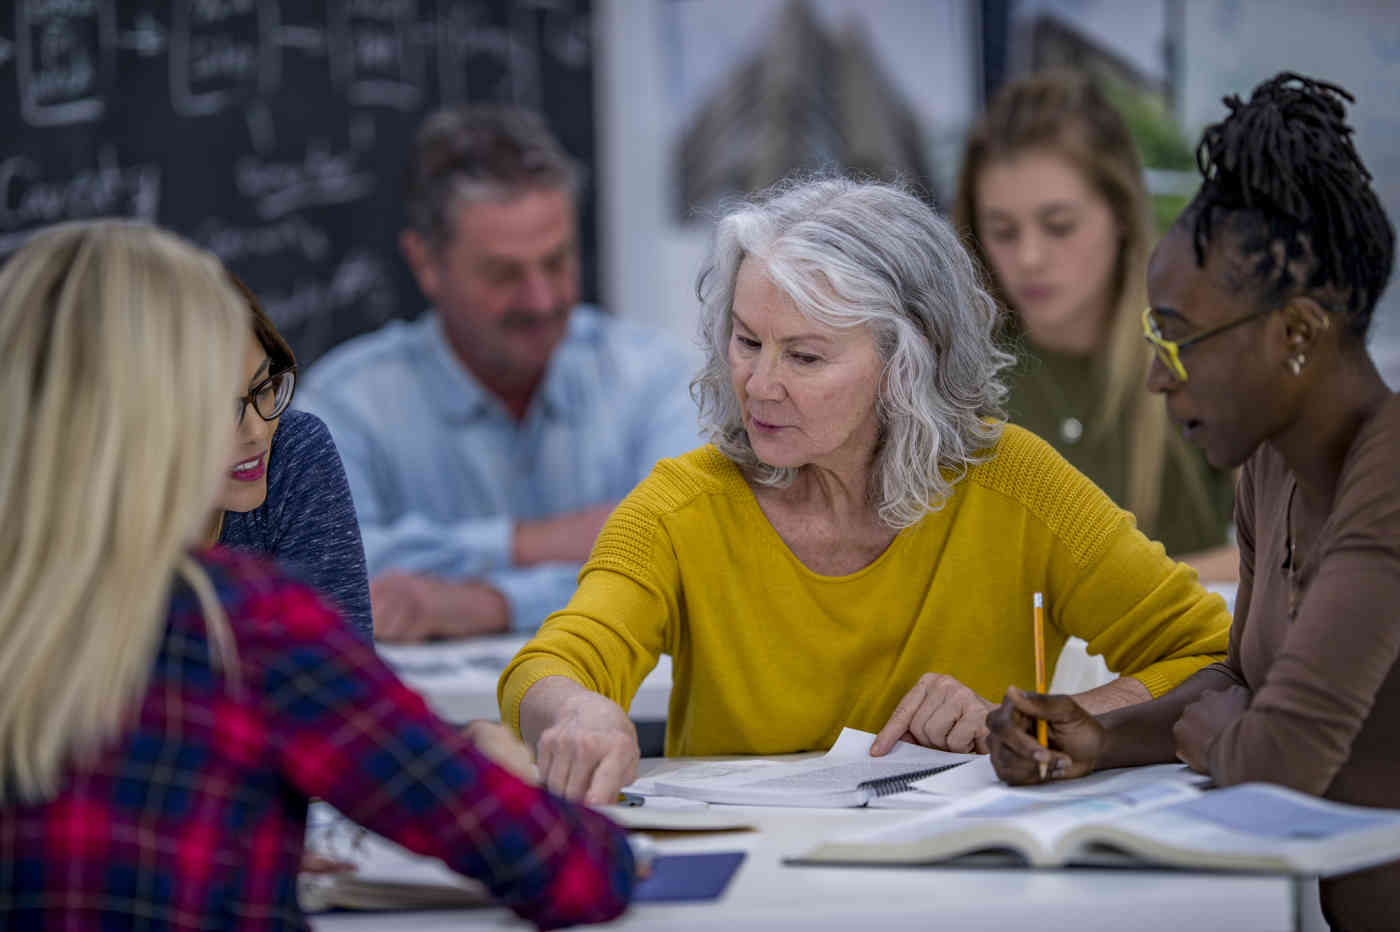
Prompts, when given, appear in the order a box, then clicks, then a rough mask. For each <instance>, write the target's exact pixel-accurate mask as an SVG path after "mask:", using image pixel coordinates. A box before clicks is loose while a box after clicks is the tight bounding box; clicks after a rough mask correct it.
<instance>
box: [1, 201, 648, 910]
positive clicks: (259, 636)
mask: <svg viewBox="0 0 1400 932" xmlns="http://www.w3.org/2000/svg"><path fill="white" fill-rule="evenodd" d="M246 297H247V296H246V295H244V296H242V297H240V296H239V294H238V293H236V292H235V291H234V289H233V288H232V287H230V285H229V282H228V279H227V277H226V275H225V273H224V271H223V269H222V268H221V267H220V266H219V264H218V262H217V261H216V260H215V259H214V258H213V257H212V256H210V255H208V254H207V253H204V252H201V251H199V250H196V249H194V248H193V247H191V246H190V245H188V244H187V243H184V242H183V241H181V240H178V239H176V238H175V237H174V236H171V235H170V234H168V233H164V232H162V231H159V230H157V229H155V228H153V227H149V226H146V225H144V224H137V223H126V222H120V221H94V222H88V223H73V224H65V225H62V226H58V227H54V228H50V229H48V230H43V231H40V232H37V233H35V234H34V235H32V236H31V237H30V238H29V239H28V240H27V242H26V243H25V245H24V246H22V247H21V248H20V250H19V251H18V252H17V253H15V255H14V256H13V257H11V258H10V259H9V261H8V262H7V263H6V264H5V265H4V267H3V269H0V435H2V436H4V437H5V443H3V444H0V556H3V560H4V566H5V571H4V572H3V573H0V928H4V929H24V930H44V929H134V928H143V929H265V930H274V929H288V930H290V929H306V928H307V923H306V918H305V917H304V916H303V915H302V913H301V910H300V908H299V906H298V904H297V895H296V893H297V867H298V863H299V860H300V858H301V853H302V842H303V836H304V835H305V829H306V815H307V805H308V800H309V799H310V798H311V797H313V796H314V797H320V798H322V799H325V800H326V801H328V802H330V803H331V804H332V805H334V806H335V807H336V808H338V809H339V810H340V811H342V812H343V813H345V814H346V815H347V816H348V817H349V818H351V819H352V820H354V821H356V822H359V823H361V824H363V825H365V826H366V827H368V828H371V829H373V830H374V831H376V832H379V833H380V834H382V835H385V836H387V837H389V838H392V839H394V840H395V841H397V842H398V843H400V844H402V845H404V846H406V847H408V848H410V849H412V850H414V851H417V852H419V853H420V854H425V855H428V856H431V857H437V858H441V859H443V860H444V861H445V862H446V863H447V864H448V865H449V866H450V867H451V868H453V869H454V870H456V871H459V872H461V873H463V874H468V875H471V876H474V877H477V878H479V879H480V880H481V881H482V882H484V883H485V884H486V885H487V886H488V887H489V888H490V890H491V892H492V893H493V894H494V895H495V896H496V897H497V899H498V900H499V901H500V902H501V903H502V904H504V905H507V906H509V907H510V908H511V909H513V910H514V911H515V912H517V913H518V914H520V915H521V916H523V917H525V918H527V919H529V920H531V921H533V922H535V923H537V924H538V925H539V926H541V927H545V928H553V927H557V926H561V925H568V924H571V923H578V922H597V921H603V920H607V919H611V918H613V917H614V916H616V915H617V914H618V913H619V912H621V911H622V909H623V908H624V907H625V906H626V903H627V900H628V898H629V896H630V894H631V890H632V879H633V872H634V869H635V868H634V865H635V862H634V860H633V858H632V855H631V853H630V849H629V846H628V841H627V837H626V835H625V834H624V833H623V832H622V831H621V830H620V829H619V828H618V827H617V826H615V825H613V824H612V823H610V822H609V821H608V820H607V819H605V818H604V817H603V816H601V815H599V814H598V813H595V812H591V811H588V810H585V809H582V808H579V807H576V806H572V805H570V804H568V803H565V802H564V801H562V800H560V799H557V798H555V797H553V796H550V795H549V794H548V793H546V792H544V791H543V790H540V789H538V788H536V787H534V786H529V785H526V784H525V783H523V782H521V780H519V779H517V778H516V777H514V776H512V775H511V774H510V773H509V772H507V770H506V769H504V768H503V767H502V766H500V765H499V764H498V763H496V758H495V756H494V752H493V749H492V748H490V747H489V746H487V747H484V746H483V745H481V744H480V743H478V742H477V741H476V740H475V738H474V736H473V735H472V734H471V733H470V732H468V731H463V730H461V729H457V728H454V727H452V726H450V725H448V724H446V723H444V722H442V721H440V720H438V719H437V718H435V717H434V716H433V715H432V714H431V713H430V712H429V711H428V710H427V708H426V707H425V706H424V705H423V701H422V699H421V698H420V697H419V696H417V695H416V694H415V693H414V692H413V691H412V690H410V689H408V688H407V687H406V686H404V684H403V683H401V682H400V681H399V680H398V679H397V678H396V677H395V676H394V674H393V673H392V671H390V670H389V668H388V667H387V666H385V665H384V663H383V661H381V660H380V659H379V658H378V656H377V655H376V654H375V652H374V649H373V648H372V647H371V646H370V645H369V644H368V643H366V642H365V641H364V639H363V638H361V637H359V636H358V635H357V634H355V633H354V632H352V631H351V630H350V629H349V628H348V627H347V626H346V624H345V623H344V621H343V620H342V618H341V617H340V615H339V614H338V613H337V612H336V611H334V609H333V608H330V607H328V606H327V605H326V603H325V602H324V601H322V599H321V598H320V597H319V596H318V595H317V594H316V593H315V592H313V591H312V590H311V589H310V588H308V587H307V586H305V585H303V584H302V583H300V582H297V581H293V580H292V579H291V578H289V576H288V575H287V574H285V573H283V572H282V571H281V570H280V569H278V568H276V567H275V566H274V565H273V564H272V563H271V562H270V561H266V560H262V559H259V558H257V557H253V556H249V555H246V554H240V553H235V552H232V551H230V550H228V549H226V548H217V547H216V548H200V547H198V546H197V544H198V543H199V538H200V537H201V536H202V535H201V532H202V531H203V529H204V528H205V525H206V522H207V521H208V517H209V507H210V502H211V500H212V499H213V498H214V497H215V495H216V494H222V493H221V491H220V490H221V489H222V486H223V484H224V483H225V482H226V481H227V471H228V463H229V462H230V459H229V450H230V447H231V444H232V442H233V433H234V432H233V430H232V428H233V424H232V422H230V420H229V416H230V414H232V413H233V412H231V411H230V407H231V406H230V404H229V401H230V398H231V397H232V396H233V395H234V394H235V392H237V391H239V390H240V389H242V387H243V386H244V385H246V383H247V380H248V375H249V372H248V371H244V365H243V362H244V360H245V359H247V358H248V357H247V356H245V353H244V349H245V345H246V342H247V339H248V321H249V318H248V311H247V306H246V303H245V302H246ZM259 347H260V350H261V345H259ZM152 359H163V360H165V364H164V365H159V366H155V365H150V360H152ZM259 365H261V360H260V361H259ZM274 394H275V393H274ZM259 397H260V396H259V393H256V392H255V393H254V395H253V402H251V403H250V406H251V404H257V403H258V402H257V400H258V398H259ZM270 401H271V402H272V403H273V405H274V406H275V398H273V399H270ZM248 413H249V415H250V416H251V415H252V414H253V413H254V412H253V411H250V412H248ZM263 413H264V414H268V413H274V411H273V407H271V406H270V407H269V408H267V409H266V410H265V411H264V412H263ZM191 424H194V425H199V427H200V429H196V430H192V429H190V425H191ZM238 442H239V443H240V444H241V443H242V442H243V441H242V440H241V439H240V440H239V441H238ZM234 455H235V456H236V455H239V454H234Z"/></svg>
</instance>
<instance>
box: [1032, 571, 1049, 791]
mask: <svg viewBox="0 0 1400 932" xmlns="http://www.w3.org/2000/svg"><path fill="white" fill-rule="evenodd" d="M1031 604H1032V606H1033V607H1034V611H1035V691H1036V692H1038V693H1041V694H1044V692H1045V597H1044V596H1043V595H1041V594H1040V593H1039V592H1037V593H1036V594H1035V595H1034V596H1033V597H1032V600H1031ZM1035 739H1036V740H1037V741H1039V742H1040V746H1041V747H1043V748H1048V747H1049V746H1050V741H1049V736H1048V735H1047V734H1046V729H1045V719H1043V718H1038V719H1036V720H1035ZM1046 767H1047V765H1046V762H1045V761H1041V762H1040V779H1041V780H1044V779H1045V771H1046Z"/></svg>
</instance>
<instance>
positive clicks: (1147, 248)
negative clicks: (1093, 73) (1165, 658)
mask: <svg viewBox="0 0 1400 932" xmlns="http://www.w3.org/2000/svg"><path fill="white" fill-rule="evenodd" d="M1034 150H1039V151H1051V152H1054V153H1055V154H1057V155H1060V156H1062V157H1064V158H1066V159H1067V160H1068V161H1069V162H1070V163H1071V164H1072V165H1074V166H1075V167H1076V168H1078V169H1079V170H1080V171H1081V172H1082V173H1083V175H1084V177H1085V178H1086V179H1087V180H1088V182H1089V184H1090V185H1091V186H1092V187H1093V188H1094V190H1095V191H1097V192H1098V194H1099V196H1100V197H1102V198H1103V199H1104V201H1105V202H1106V203H1107V204H1108V206H1109V208H1110V209H1111V210H1112V211H1113V216H1114V219H1115V220H1116V221H1117V225H1118V229H1119V231H1120V235H1121V239H1120V248H1119V251H1118V261H1117V263H1116V266H1115V268H1114V272H1113V275H1114V280H1113V291H1112V293H1113V296H1114V300H1113V309H1112V312H1111V317H1110V320H1109V332H1108V336H1107V339H1106V340H1105V352H1106V355H1107V360H1106V368H1107V382H1106V384H1105V386H1104V391H1103V394H1102V396H1101V397H1100V399H1099V406H1098V409H1097V410H1096V411H1095V412H1093V414H1092V416H1091V417H1090V418H1089V423H1088V425H1087V426H1088V430H1089V433H1090V435H1091V436H1102V435H1103V433H1104V432H1107V431H1111V430H1114V429H1116V425H1117V424H1119V423H1120V419H1124V420H1126V422H1127V424H1128V425H1129V430H1130V431H1131V443H1130V444H1129V447H1128V464H1127V465H1128V469H1127V472H1128V487H1127V489H1126V492H1125V495H1126V501H1124V502H1122V503H1120V504H1122V505H1124V506H1125V507H1126V508H1128V510H1130V511H1132V512H1133V513H1134V514H1135V515H1136V516H1137V518H1138V521H1139V522H1140V523H1141V524H1142V525H1143V527H1144V528H1146V529H1149V531H1150V529H1152V528H1153V527H1154V526H1155V524H1156V521H1157V517H1158V515H1159V514H1160V511H1161V505H1162V475H1163V472H1164V469H1165V466H1166V463H1167V461H1168V459H1181V460H1182V461H1183V462H1184V461H1186V459H1187V458H1188V456H1189V451H1188V449H1187V448H1186V446H1185V444H1184V443H1183V442H1182V441H1181V440H1180V438H1178V437H1177V436H1176V435H1175V434H1173V433H1172V432H1171V431H1170V430H1169V425H1168V422H1167V412H1166V407H1165V406H1164V405H1163V404H1162V402H1161V399H1159V398H1156V397H1154V396H1153V395H1152V394H1151V393H1149V392H1148V391H1147V390H1146V387H1145V385H1146V380H1147V368H1148V365H1149V364H1150V363H1151V349H1150V348H1149V347H1148V346H1147V344H1146V342H1145V341H1144V340H1143V338H1142V325H1141V318H1142V309H1143V308H1144V307H1146V306H1147V259H1148V255H1149V253H1150V252H1151V249H1152V243H1153V239H1154V230H1153V222H1152V211H1151V205H1150V203H1149V201H1148V197H1147V188H1146V185H1145V183H1144V181H1143V172H1142V162H1141V160H1140V159H1139V157H1138V152H1137V147H1136V146H1135V145H1134V144H1133V139H1132V136H1131V135H1130V134H1129V132H1128V128H1127V125H1126V124H1125V123H1124V122H1123V119H1122V117H1121V116H1119V114H1118V112H1117V111H1116V110H1115V109H1114V108H1113V106H1112V105H1111V104H1110V103H1109V102H1108V99H1107V98H1106V97H1105V96H1104V95H1103V94H1102V93H1101V92H1100V91H1099V90H1098V89H1097V88H1096V87H1095V86H1094V84H1093V83H1092V82H1091V81H1090V80H1089V79H1088V78H1087V77H1086V76H1084V75H1082V74H1079V73H1076V72H1073V71H1065V70H1058V71H1047V72H1044V73H1041V74H1037V75H1034V76H1032V77H1029V78H1025V79H1022V80H1020V81H1015V82H1012V83H1011V84H1008V85H1007V86H1006V87H1004V88H1002V89H1001V91H1000V92H999V93H998V94H997V95H996V97H995V98H994V99H993V100H992V102H991V104H990V105H989V106H988V108H987V112H986V113H985V114H984V115H983V116H982V118H981V120H979V121H978V123H977V125H976V126H975V127H974V128H973V131H972V133H971V134H970V135H969V136H968V140H967V144H966V147H965V149H964V153H963V162H962V169H961V171H960V173H959V176H958V187H957V193H956V195H955V198H954V202H953V223H954V225H955V226H957V228H958V231H959V232H960V233H961V234H962V235H963V238H964V240H965V241H966V243H967V246H968V248H969V249H970V250H971V251H972V252H973V254H974V255H975V256H976V257H977V258H978V260H979V261H980V262H981V264H982V268H983V269H985V270H987V272H988V278H989V280H990V284H991V287H992V289H993V291H994V293H995V294H996V297H997V299H998V300H999V301H1000V302H1001V303H1002V305H1003V306H1006V307H1010V305H1009V304H1008V302H1007V301H1006V295H1005V292H1004V291H1003V290H1002V288H1001V285H1000V283H998V282H996V281H995V275H994V274H992V269H993V267H992V265H991V263H990V262H988V260H987V255H986V253H985V252H984V250H983V248H982V237H981V231H980V230H979V229H978V225H977V183H978V180H979V178H980V177H981V174H982V170H983V169H984V168H985V167H986V165H987V164H988V163H989V162H992V161H995V160H998V159H1004V158H1009V157H1012V156H1015V155H1018V154H1021V153H1023V152H1027V151H1034ZM1183 473H1184V475H1186V476H1187V477H1188V481H1190V482H1192V483H1193V485H1192V488H1191V494H1192V496H1193V497H1195V498H1198V499H1199V501H1201V502H1204V501H1206V500H1207V499H1208V497H1209V491H1208V490H1207V489H1206V487H1205V485H1204V483H1203V482H1201V481H1200V480H1199V478H1198V477H1197V475H1196V470H1194V469H1186V470H1183Z"/></svg>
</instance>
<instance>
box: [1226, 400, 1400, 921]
mask: <svg viewBox="0 0 1400 932" xmlns="http://www.w3.org/2000/svg"><path fill="white" fill-rule="evenodd" d="M1397 479H1400V396H1395V395H1392V396H1391V398H1390V399H1389V400H1388V401H1387V402H1386V403H1385V404H1384V405H1383V406H1382V408H1381V409H1380V411H1379V412H1377V413H1376V414H1375V415H1374V416H1373V417H1372V418H1371V419H1370V420H1369V421H1367V422H1366V423H1365V424H1363V425H1362V427H1361V429H1360V430H1359V431H1358V432H1357V434H1356V439H1355V440H1354V441H1353V442H1352V446H1351V449H1350V450H1349V451H1348V453H1347V457H1346V461H1345V464H1344V465H1343V468H1342V473H1341V476H1340V478H1339V480H1338V483H1337V489H1336V492H1335V494H1334V496H1333V499H1332V502H1331V504H1330V507H1326V506H1323V507H1316V508H1314V509H1313V510H1311V511H1310V510H1309V508H1308V506H1307V504H1306V503H1305V500H1304V497H1303V494H1302V492H1301V490H1300V491H1298V492H1297V493H1296V494H1294V491H1293V490H1294V488H1295V486H1296V480H1295V478H1294V476H1293V473H1292V472H1290V471H1289V469H1288V467H1287V465H1286V464H1285V463H1284V461H1283V458H1282V457H1281V456H1279V454H1278V453H1277V452H1276V451H1274V450H1273V449H1272V448H1270V447H1269V446H1268V445H1265V446H1263V447H1261V448H1260V449H1259V450H1258V451H1257V452H1256V453H1255V454H1254V456H1253V457H1251V458H1250V460H1249V462H1248V463H1246V464H1245V467H1244V472H1243V474H1242V476H1241V478H1240V483H1239V488H1238V489H1237V491H1236V509H1235V521H1236V526H1237V528H1238V532H1239V543H1240V588H1239V595H1238V597H1237V600H1236V603H1235V622H1234V625H1233V627H1232V629H1231V632H1230V653H1229V656H1228V658H1227V660H1226V661H1225V662H1224V663H1223V664H1218V665H1216V666H1214V667H1210V668H1207V669H1208V670H1211V671H1218V672H1220V673H1225V674H1227V675H1229V676H1230V677H1231V678H1232V679H1233V680H1235V681H1236V682H1239V683H1242V684H1244V685H1246V686H1248V687H1249V689H1250V690H1252V691H1253V693H1254V695H1253V699H1252V700H1251V702H1250V706H1249V710H1248V711H1247V712H1246V713H1245V714H1244V716H1242V717H1241V718H1240V719H1239V720H1238V721H1236V722H1235V723H1234V724H1232V725H1231V726H1230V727H1229V728H1227V729H1225V730H1224V731H1223V732H1221V734H1220V736H1219V737H1218V739H1217V740H1216V741H1215V742H1214V743H1213V744H1212V746H1211V748H1210V753H1209V760H1210V771H1211V775H1212V776H1213V777H1214V779H1215V782H1216V783H1217V784H1219V785H1222V786H1225V785H1229V784H1233V783H1242V782H1245V781H1247V780H1265V781H1268V782H1271V783H1279V784H1283V785H1285V786H1290V787H1293V788H1294V789H1298V790H1302V791H1304V792H1307V793H1313V794H1317V795H1322V796H1325V797H1327V798H1328V799H1334V800H1338V801H1340V802H1348V803H1356V804H1360V805H1364V806H1384V807H1389V808H1400V664H1397V663H1396V658H1397V656H1400V482H1398V481H1397ZM1290 499H1292V507H1291V511H1292V515H1291V518H1290V515H1289V511H1290V506H1289V502H1290ZM1290 539H1292V540H1293V541H1294V544H1295V546H1294V548H1293V549H1294V553H1293V561H1292V570H1291V573H1292V580H1291V581H1290V569H1289V568H1288V566H1289V561H1288V554H1289V541H1290ZM1290 590H1292V591H1290ZM1290 598H1292V599H1293V600H1294V603H1295V606H1296V613H1295V614H1294V616H1293V617H1292V618H1290ZM1203 672H1205V671H1203ZM1322 904H1323V909H1324V912H1326V913H1327V916H1328V919H1329V921H1330V922H1332V924H1333V926H1334V928H1343V929H1348V930H1356V929H1372V928H1375V929H1382V928H1383V929H1400V862H1394V863H1391V864H1388V865H1385V866H1383V867H1379V868H1374V869H1372V870H1368V871H1361V872H1359V873H1356V874H1351V875H1348V876H1346V877H1342V878H1337V879H1334V880H1331V881H1324V882H1323V884H1322Z"/></svg>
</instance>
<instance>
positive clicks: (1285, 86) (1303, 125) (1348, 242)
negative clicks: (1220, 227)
mask: <svg viewBox="0 0 1400 932" xmlns="http://www.w3.org/2000/svg"><path fill="white" fill-rule="evenodd" d="M1354 101H1355V98H1353V97H1352V95H1351V94H1350V93H1348V92H1347V91H1346V90H1345V89H1343V88H1341V87H1338V86H1337V85H1335V84H1329V83H1327V82H1325V81H1317V80H1314V79H1312V78H1307V77H1303V76H1302V75H1298V74H1294V73H1293V72H1288V71H1286V72H1283V73H1281V74H1279V75H1277V76H1275V77H1273V78H1271V79H1270V80H1268V81H1265V82H1264V83H1263V84H1260V85H1259V86H1258V87H1256V88H1255V89H1254V93H1253V94H1251V95H1250V98H1249V102H1248V103H1243V102H1242V101H1241V100H1240V98H1239V96H1238V95H1234V94H1232V95H1230V96H1229V97H1226V98H1224V103H1225V106H1226V107H1228V108H1229V109H1230V114H1229V116H1227V117H1226V118H1225V119H1224V120H1222V121H1221V122H1219V123H1215V124H1212V125H1211V126H1208V127H1206V129H1205V132H1204V134H1203V135H1202V137H1201V143H1200V146H1198V147H1197V149H1196V163H1197V165H1198V166H1199V167H1200V170H1201V175H1202V176H1203V177H1204V182H1203V183H1202V185H1201V189H1200V191H1199V192H1197V194H1196V196H1195V198H1194V199H1193V200H1192V202H1191V204H1190V205H1189V206H1188V207H1187V209H1186V211H1185V212H1184V213H1183V215H1182V221H1181V222H1182V223H1184V224H1185V223H1191V224H1192V240H1193V242H1194V244H1195V249H1196V262H1197V264H1198V265H1202V266H1204V265H1205V253H1206V247H1207V246H1208V245H1209V243H1210V239H1211V234H1212V229H1213V226H1214V224H1215V223H1216V221H1217V220H1218V219H1220V217H1219V215H1222V214H1223V215H1225V217H1226V223H1227V225H1228V226H1229V227H1230V228H1231V229H1232V230H1233V231H1235V232H1238V233H1239V234H1240V239H1239V243H1240V248H1241V250H1242V252H1243V254H1244V256H1245V257H1246V258H1248V259H1250V260H1251V262H1252V264H1253V267H1254V269H1255V275H1256V277H1257V279H1258V280H1259V282H1260V283H1261V284H1262V285H1264V290H1265V296H1266V297H1267V298H1270V299H1282V298H1283V297H1284V296H1285V295H1288V294H1291V293H1293V292H1295V291H1297V290H1308V291H1315V290H1324V289H1332V290H1334V291H1335V292H1337V293H1338V294H1339V299H1338V301H1337V302H1322V303H1323V304H1324V305H1325V306H1329V308H1330V310H1332V311H1333V312H1338V311H1339V310H1340V311H1341V312H1342V313H1344V314H1345V316H1346V319H1347V325H1348V329H1350V331H1351V332H1352V333H1354V334H1356V335H1358V336H1364V335H1365V333H1366V330H1367V328H1368V327H1369V326H1370V324H1371V313H1372V311H1373V310H1374V309H1375V306H1376V301H1377V300H1378V299H1379V298H1380V294H1381V291H1382V290H1383V289H1384V288H1385V285H1386V282H1387V281H1388V280H1389V279H1390V269H1391V264H1392V262H1393V260H1394V255H1395V230H1394V228H1393V227H1392V226H1391V224H1390V220H1389V219H1388V218H1387V217H1386V215H1385V210H1384V209H1383V208H1382V207H1381V203H1380V200H1379V199H1378V198H1377V197H1376V193H1375V191H1374V190H1373V188H1372V187H1371V173H1370V172H1369V171H1368V170H1367V169H1366V166H1365V165H1363V164H1362V162H1361V157H1360V156H1359V155H1357V153H1356V147H1355V146H1354V145H1353V143H1352V132H1353V130H1352V128H1351V127H1350V126H1348V125H1347V122H1346V104H1347V103H1353V102H1354ZM1278 246H1282V249H1281V250H1279V249H1278V248H1277V247H1278ZM1280 253H1281V255H1280ZM1299 260H1303V262H1302V263H1301V264H1302V266H1303V267H1304V268H1307V269H1308V271H1307V273H1306V274H1305V275H1304V276H1303V280H1301V281H1298V280H1294V275H1293V273H1292V272H1291V271H1290V268H1289V264H1290V263H1293V262H1297V261H1299ZM1338 303H1340V304H1341V305H1342V307H1341V308H1338V307H1336V306H1335V305H1336V304H1338Z"/></svg>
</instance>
